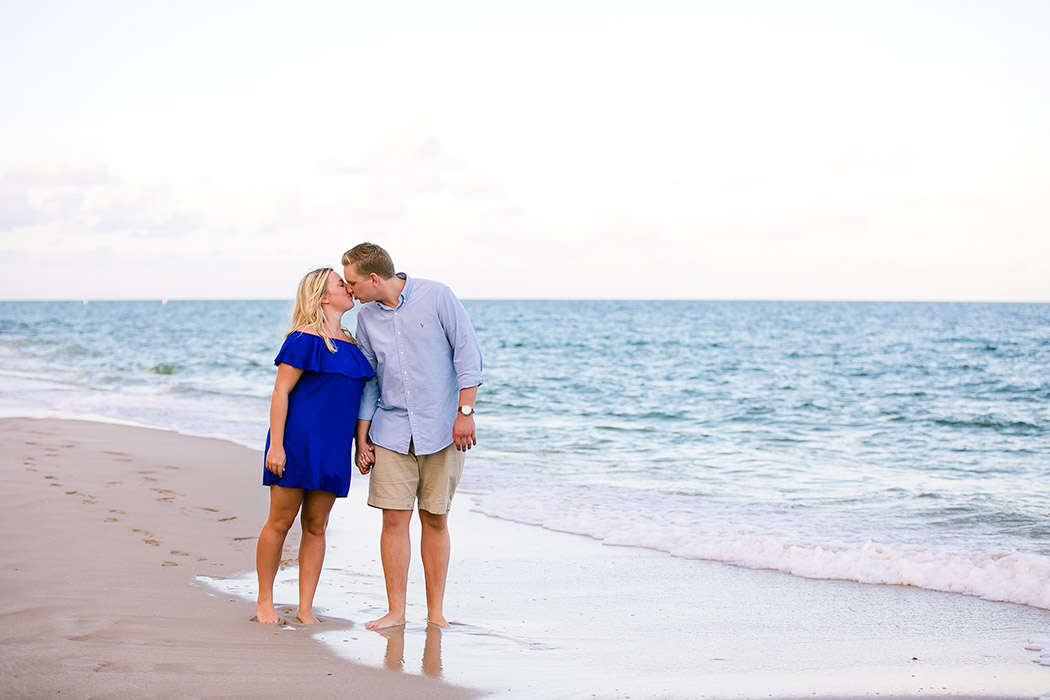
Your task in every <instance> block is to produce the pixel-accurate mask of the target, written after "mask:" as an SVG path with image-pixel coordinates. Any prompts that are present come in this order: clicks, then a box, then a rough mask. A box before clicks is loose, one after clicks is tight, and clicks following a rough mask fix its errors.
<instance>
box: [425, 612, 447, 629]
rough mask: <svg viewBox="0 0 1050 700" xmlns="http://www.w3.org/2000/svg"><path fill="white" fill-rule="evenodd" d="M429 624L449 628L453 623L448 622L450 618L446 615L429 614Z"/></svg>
mask: <svg viewBox="0 0 1050 700" xmlns="http://www.w3.org/2000/svg"><path fill="white" fill-rule="evenodd" d="M427 624H428V625H436V626H437V627H441V628H442V629H448V628H449V627H451V626H452V625H450V624H448V620H446V619H445V616H444V615H429V616H427Z"/></svg>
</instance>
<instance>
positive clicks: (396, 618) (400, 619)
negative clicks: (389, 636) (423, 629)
mask: <svg viewBox="0 0 1050 700" xmlns="http://www.w3.org/2000/svg"><path fill="white" fill-rule="evenodd" d="M403 624H405V616H404V615H395V614H394V613H387V614H386V615H383V617H381V618H379V619H378V620H372V621H371V622H366V623H365V629H370V630H385V629H388V628H390V627H400V626H401V625H403Z"/></svg>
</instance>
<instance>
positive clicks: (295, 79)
mask: <svg viewBox="0 0 1050 700" xmlns="http://www.w3.org/2000/svg"><path fill="white" fill-rule="evenodd" d="M1048 84H1050V3H1048V2H1044V1H1042V0H1032V1H1029V2H1022V1H1015V0H985V1H967V0H946V1H944V2H934V1H926V0H910V1H907V2H896V1H892V0H890V1H886V0H872V1H861V2H850V1H848V0H830V1H828V2H814V1H810V0H804V1H793V0H768V1H761V0H712V1H708V2H704V1H703V0H690V1H683V2H671V1H660V0H637V1H632V2H616V1H613V0H594V1H582V0H558V1H557V2H547V1H545V0H529V1H528V2H524V1H522V2H501V1H498V0H477V1H466V0H443V1H442V2H433V1H432V0H427V1H421V2H404V1H398V0H391V1H385V2H376V1H375V0H372V1H370V2H356V1H345V0H344V1H331V2H326V1H321V0H297V1H296V2H261V1H259V0H252V1H250V2H248V1H245V2H239V1H234V0H228V1H223V0H208V1H207V2H198V1H193V0H189V1H185V0H184V1H180V2H167V1H165V2H153V1H148V0H131V1H127V2H123V1H110V2H101V1H97V0H95V1H92V0H85V1H76V0H68V1H67V2H55V1H51V0H29V1H21V0H18V1H12V0H0V299H81V298H90V299H157V298H172V299H178V298H198V299H199V298H204V299H208V298H248V299H251V298H266V299H272V298H290V297H291V296H292V295H293V293H294V288H295V285H296V283H297V282H298V280H299V278H300V277H301V276H302V274H303V273H304V272H306V271H307V270H309V269H311V268H313V267H318V266H323V265H332V266H336V267H338V262H339V257H340V255H341V254H342V252H343V251H344V250H346V249H347V248H349V247H351V246H352V245H354V244H356V243H359V242H361V241H363V240H371V241H373V242H376V243H379V244H380V245H382V246H384V247H385V248H387V250H389V251H390V253H391V254H392V255H393V257H394V261H395V263H396V265H397V267H398V269H399V270H404V271H406V272H408V273H409V274H413V275H416V276H418V277H426V278H431V279H438V280H441V281H443V282H445V283H447V284H449V285H450V286H451V287H452V289H453V290H454V291H455V292H456V293H457V294H458V295H459V296H460V297H462V298H465V299H481V298H489V299H502V298H526V299H531V298H568V299H574V298H618V299H622V298H626V299H842V300H853V299H871V300H898V299H901V300H964V301H970V300H975V301H1050V89H1048Z"/></svg>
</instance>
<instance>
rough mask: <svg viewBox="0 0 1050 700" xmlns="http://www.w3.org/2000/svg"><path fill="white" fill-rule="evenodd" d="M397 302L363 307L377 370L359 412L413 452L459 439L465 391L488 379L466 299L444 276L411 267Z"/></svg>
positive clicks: (380, 440) (375, 430) (360, 334)
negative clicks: (436, 278) (419, 274)
mask: <svg viewBox="0 0 1050 700" xmlns="http://www.w3.org/2000/svg"><path fill="white" fill-rule="evenodd" d="M397 276H398V277H401V278H402V279H404V280H405V288H404V289H403V290H402V291H401V296H400V297H399V298H398V303H397V307H396V308H393V309H391V308H390V307H389V306H387V305H386V304H383V303H381V302H378V301H371V302H368V303H366V304H363V305H362V306H361V309H360V310H359V311H358V312H357V342H358V344H359V345H360V347H361V351H362V352H363V353H364V354H365V357H367V358H368V361H369V362H370V363H371V364H372V367H373V368H375V370H376V378H375V379H373V380H371V381H369V382H368V383H367V384H366V385H365V389H364V393H363V394H362V395H361V408H360V411H359V413H358V418H359V419H361V420H371V421H372V426H371V428H370V430H369V437H371V438H372V442H374V443H375V444H377V445H379V446H380V447H385V448H386V449H388V450H393V451H394V452H400V453H401V454H408V446H409V443H412V448H413V452H415V454H417V455H428V454H434V453H435V452H440V451H441V450H443V449H445V448H446V447H448V446H449V445H451V444H452V424H453V423H454V422H455V420H456V414H457V412H458V411H459V390H460V389H467V388H469V387H472V386H480V384H481V348H480V347H479V346H478V340H477V338H476V337H475V335H474V327H473V326H472V325H471V324H470V318H468V317H467V311H466V309H464V308H463V304H461V303H460V302H459V299H457V298H456V296H455V295H454V294H453V293H452V290H451V289H449V288H448V287H446V286H445V285H443V284H441V283H440V282H432V281H430V280H423V279H415V278H413V277H409V276H408V275H405V274H404V273H400V272H399V273H398V275H397Z"/></svg>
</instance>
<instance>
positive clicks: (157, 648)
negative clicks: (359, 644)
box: [0, 419, 478, 700]
mask: <svg viewBox="0 0 1050 700" xmlns="http://www.w3.org/2000/svg"><path fill="white" fill-rule="evenodd" d="M260 459H261V455H260V454H259V453H258V452H256V451H253V450H248V449H245V448H243V447H238V446H236V445H232V444H230V443H226V442H223V441H219V440H208V439H203V438H192V437H186V436H182V435H177V434H174V433H169V432H164V431H155V430H146V429H142V428H131V427H124V426H115V425H106V424H101V423H89V422H79V421H58V420H31V419H3V420H0V465H2V468H3V474H4V487H3V488H2V489H0V518H2V520H0V522H2V524H3V536H2V537H0V553H2V554H0V556H2V560H3V563H4V566H3V567H2V569H0V587H2V590H3V592H4V593H3V595H2V596H0V648H2V652H0V676H2V685H0V695H2V696H3V697H5V698H44V697H48V698H51V697H73V698H76V697H85V698H86V697H105V698H143V697H156V698H187V697H197V698H208V697H224V698H289V697H347V696H354V697H368V698H406V697H427V698H438V699H442V698H448V699H450V700H451V699H453V698H468V697H475V696H477V695H478V693H476V692H472V691H467V690H462V689H459V688H454V687H452V686H451V685H448V684H445V683H442V682H440V681H437V680H434V679H432V678H428V677H425V676H415V675H394V674H391V673H389V672H387V671H385V670H380V669H372V668H367V667H364V666H361V665H357V664H353V663H350V662H348V661H346V660H343V659H341V658H338V657H337V656H335V655H333V654H331V653H330V652H329V650H328V649H327V648H326V647H325V646H324V645H322V644H321V643H319V642H318V641H316V640H315V639H314V638H313V635H312V634H311V632H310V631H307V630H305V629H303V628H299V629H296V628H289V629H280V628H278V627H276V626H270V625H258V624H255V623H252V622H250V621H249V618H250V617H251V616H252V615H254V613H255V606H254V604H252V603H251V602H250V601H246V600H243V599H240V598H236V597H232V596H225V595H221V594H218V593H217V592H216V591H215V590H214V589H212V588H209V587H208V586H206V585H204V584H202V583H200V582H198V581H197V580H196V577H197V576H201V575H204V576H220V577H221V576H229V575H233V574H235V573H237V572H240V571H246V570H252V569H254V557H255V541H256V536H257V535H258V531H259V529H260V527H261V525H262V519H263V518H264V517H265V514H266V508H267V491H266V489H264V488H262V487H261V486H259V483H260V478H261V477H260V474H261V472H260V464H261V462H260ZM288 544H289V547H288V548H287V549H286V556H292V557H294V553H295V549H294V547H295V546H296V545H297V538H296V537H294V536H293V537H290V538H289V543H288ZM324 626H325V627H326V628H328V629H332V630H334V629H349V630H352V629H355V628H360V626H361V621H357V620H354V621H348V620H336V619H330V620H327V621H326V622H325V625H324Z"/></svg>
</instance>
